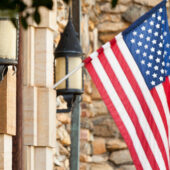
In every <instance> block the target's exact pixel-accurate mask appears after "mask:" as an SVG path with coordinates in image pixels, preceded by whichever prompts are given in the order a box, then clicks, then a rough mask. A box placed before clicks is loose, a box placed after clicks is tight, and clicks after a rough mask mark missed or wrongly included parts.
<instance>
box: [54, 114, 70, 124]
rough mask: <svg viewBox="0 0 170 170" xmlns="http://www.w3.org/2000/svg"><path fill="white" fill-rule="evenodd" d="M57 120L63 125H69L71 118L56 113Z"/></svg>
mask: <svg viewBox="0 0 170 170" xmlns="http://www.w3.org/2000/svg"><path fill="white" fill-rule="evenodd" d="M56 116H57V120H59V121H60V122H62V123H63V124H70V123H71V118H70V115H68V114H65V113H60V114H59V113H58V114H57V115H56Z"/></svg>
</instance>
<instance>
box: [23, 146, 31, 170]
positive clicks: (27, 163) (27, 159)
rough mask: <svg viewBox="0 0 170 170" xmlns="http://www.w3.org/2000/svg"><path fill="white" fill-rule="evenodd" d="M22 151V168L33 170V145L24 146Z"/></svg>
mask: <svg viewBox="0 0 170 170" xmlns="http://www.w3.org/2000/svg"><path fill="white" fill-rule="evenodd" d="M23 153H24V154H23V156H24V159H23V166H24V170H34V147H33V146H24V149H23Z"/></svg>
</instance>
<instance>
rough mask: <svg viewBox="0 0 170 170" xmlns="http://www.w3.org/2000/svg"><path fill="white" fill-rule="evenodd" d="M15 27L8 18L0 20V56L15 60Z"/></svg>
mask: <svg viewBox="0 0 170 170" xmlns="http://www.w3.org/2000/svg"><path fill="white" fill-rule="evenodd" d="M16 34H17V31H16V28H15V27H14V25H13V24H12V22H11V21H9V20H0V37H1V41H0V58H3V59H13V60H16Z"/></svg>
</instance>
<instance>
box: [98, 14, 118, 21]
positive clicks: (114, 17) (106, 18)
mask: <svg viewBox="0 0 170 170" xmlns="http://www.w3.org/2000/svg"><path fill="white" fill-rule="evenodd" d="M99 21H100V23H103V22H106V21H112V22H120V21H121V15H120V14H114V15H113V14H109V13H106V14H103V15H101V16H99Z"/></svg>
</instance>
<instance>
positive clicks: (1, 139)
mask: <svg viewBox="0 0 170 170" xmlns="http://www.w3.org/2000/svg"><path fill="white" fill-rule="evenodd" d="M0 169H2V170H12V136H10V135H5V134H0Z"/></svg>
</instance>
